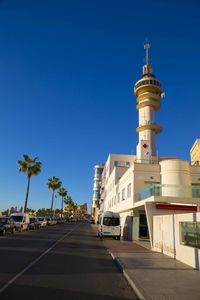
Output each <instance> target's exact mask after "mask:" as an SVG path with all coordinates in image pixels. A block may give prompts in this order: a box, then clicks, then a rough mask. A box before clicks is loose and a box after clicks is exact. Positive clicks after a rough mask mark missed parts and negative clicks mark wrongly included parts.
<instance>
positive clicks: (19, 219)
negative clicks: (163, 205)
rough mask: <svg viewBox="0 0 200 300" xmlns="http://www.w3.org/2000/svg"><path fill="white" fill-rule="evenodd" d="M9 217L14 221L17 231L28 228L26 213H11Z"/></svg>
mask: <svg viewBox="0 0 200 300" xmlns="http://www.w3.org/2000/svg"><path fill="white" fill-rule="evenodd" d="M11 218H12V219H13V220H14V222H15V227H16V229H17V230H18V231H20V232H21V231H23V230H29V222H30V217H29V214H27V213H13V214H11Z"/></svg>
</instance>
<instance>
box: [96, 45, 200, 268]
mask: <svg viewBox="0 0 200 300" xmlns="http://www.w3.org/2000/svg"><path fill="white" fill-rule="evenodd" d="M145 49H146V63H145V65H144V66H143V68H142V76H141V78H140V79H139V80H138V81H137V82H136V84H135V86H134V93H135V96H136V101H137V105H136V108H137V110H138V115H139V118H138V119H139V124H138V127H137V129H136V131H137V132H138V144H137V149H136V155H124V154H110V155H109V156H108V158H107V160H106V162H105V165H104V168H103V172H102V176H101V189H100V201H99V214H101V213H103V212H104V211H107V210H109V211H114V212H118V213H119V214H120V222H121V228H122V230H121V236H122V237H123V238H124V239H127V240H144V239H145V240H149V241H150V243H151V247H152V249H155V250H156V251H157V250H158V248H159V247H158V244H159V243H158V242H157V238H155V237H156V236H160V235H162V231H163V229H162V228H164V227H165V226H171V227H172V224H171V223H170V224H168V223H166V224H164V225H162V226H160V227H159V228H160V229H158V230H157V231H155V226H154V225H155V224H156V221H155V220H156V218H157V219H159V217H160V218H161V216H168V215H171V214H176V215H185V213H190V214H191V212H192V213H194V214H196V212H197V211H198V208H199V207H200V166H199V161H200V142H199V141H200V140H197V141H196V142H195V144H194V145H193V147H192V149H191V160H192V163H190V162H189V161H186V160H180V159H178V158H177V157H175V156H174V157H172V156H171V157H170V156H163V157H162V156H161V157H158V155H157V150H156V135H157V134H159V133H161V131H162V128H161V126H159V125H158V124H157V123H156V121H155V115H156V112H157V111H158V110H159V109H160V102H161V99H162V98H163V96H164V94H163V90H162V85H161V82H160V81H159V80H158V79H157V78H156V76H155V75H154V73H153V69H152V66H151V65H150V64H149V60H148V51H149V44H146V45H145ZM180 219H181V220H182V221H183V220H184V217H182V218H181V217H180ZM189 219H190V218H189ZM159 220H160V219H159ZM166 220H172V219H170V218H168V219H167V217H166ZM177 220H178V217H177ZM157 222H158V221H157ZM170 222H172V221H170ZM177 222H178V221H177ZM178 226H181V225H180V224H179V225H178ZM195 226H196V225H195ZM198 226H199V229H198V230H199V233H198V234H199V238H200V223H199V224H198ZM176 230H179V229H177V228H176ZM158 231H159V233H158ZM155 232H156V234H155ZM172 240H173V238H172ZM179 243H180V242H179V241H176V244H179ZM160 245H161V244H160ZM174 245H175V244H174ZM174 245H171V244H170V245H168V246H167V247H171V249H172V250H171V251H172V252H174V253H175V252H176V249H175V248H174V247H175V246H174ZM183 247H188V245H185V244H184V245H183ZM179 248H180V247H179ZM199 248H200V239H199ZM181 249H182V248H181ZM160 251H163V245H161V246H160ZM188 253H189V252H188ZM180 257H181V255H180ZM187 261H189V260H187ZM186 263H187V262H186ZM193 265H194V264H193Z"/></svg>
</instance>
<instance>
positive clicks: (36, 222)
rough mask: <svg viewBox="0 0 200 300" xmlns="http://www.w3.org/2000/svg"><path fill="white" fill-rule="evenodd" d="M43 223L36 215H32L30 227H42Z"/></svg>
mask: <svg viewBox="0 0 200 300" xmlns="http://www.w3.org/2000/svg"><path fill="white" fill-rule="evenodd" d="M40 227H41V224H40V222H39V220H38V219H37V218H36V217H30V223H29V229H33V230H35V229H40Z"/></svg>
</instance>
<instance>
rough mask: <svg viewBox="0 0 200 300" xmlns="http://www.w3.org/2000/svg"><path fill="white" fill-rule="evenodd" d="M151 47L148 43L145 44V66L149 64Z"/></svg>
mask: <svg viewBox="0 0 200 300" xmlns="http://www.w3.org/2000/svg"><path fill="white" fill-rule="evenodd" d="M150 47H151V45H150V44H149V43H148V42H145V44H144V49H145V50H146V65H148V64H149V48H150Z"/></svg>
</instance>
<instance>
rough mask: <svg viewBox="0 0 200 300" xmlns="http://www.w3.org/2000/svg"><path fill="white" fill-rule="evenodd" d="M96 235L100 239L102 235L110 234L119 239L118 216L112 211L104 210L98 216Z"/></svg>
mask: <svg viewBox="0 0 200 300" xmlns="http://www.w3.org/2000/svg"><path fill="white" fill-rule="evenodd" d="M97 235H98V236H99V237H100V239H102V237H103V236H110V237H113V238H115V239H117V240H120V216H119V214H118V213H115V212H112V211H105V212H104V213H103V214H102V215H101V216H100V218H99V227H98V233H97Z"/></svg>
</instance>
